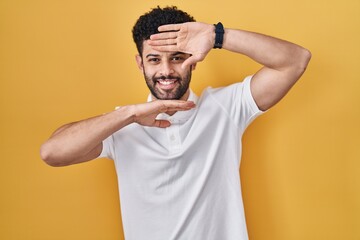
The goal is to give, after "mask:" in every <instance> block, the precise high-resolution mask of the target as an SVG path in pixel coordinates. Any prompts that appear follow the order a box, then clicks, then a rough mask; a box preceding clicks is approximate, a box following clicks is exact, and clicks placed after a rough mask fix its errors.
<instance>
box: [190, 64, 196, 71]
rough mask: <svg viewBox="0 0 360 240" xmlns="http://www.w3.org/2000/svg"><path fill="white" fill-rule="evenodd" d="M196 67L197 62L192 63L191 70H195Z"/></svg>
mask: <svg viewBox="0 0 360 240" xmlns="http://www.w3.org/2000/svg"><path fill="white" fill-rule="evenodd" d="M195 68H196V63H194V64H191V70H192V71H194V70H195Z"/></svg>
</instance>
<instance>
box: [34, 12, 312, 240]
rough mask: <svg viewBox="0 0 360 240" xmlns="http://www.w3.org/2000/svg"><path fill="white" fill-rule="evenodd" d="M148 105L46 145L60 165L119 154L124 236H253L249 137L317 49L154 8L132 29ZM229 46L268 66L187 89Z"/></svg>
mask: <svg viewBox="0 0 360 240" xmlns="http://www.w3.org/2000/svg"><path fill="white" fill-rule="evenodd" d="M133 37H134V41H135V43H136V45H137V48H138V51H139V55H137V57H136V61H137V64H138V67H139V69H140V70H141V71H142V72H143V74H144V77H145V80H146V84H147V85H148V87H149V89H150V92H151V94H150V96H149V98H148V102H147V103H144V104H137V105H129V106H123V107H120V108H118V109H117V110H115V111H113V112H110V113H107V114H104V115H100V116H97V117H93V118H90V119H86V120H82V121H79V122H75V123H70V124H67V125H65V126H63V127H61V128H59V129H58V130H57V131H55V133H54V134H53V135H52V136H51V137H50V139H49V140H48V141H47V142H45V143H44V144H43V146H42V148H41V156H42V158H43V159H44V161H45V162H47V163H48V164H50V165H52V166H65V165H70V164H75V163H81V162H86V161H89V160H92V159H95V158H98V157H108V158H111V159H113V160H114V162H115V166H116V171H117V175H118V180H119V189H120V198H121V199H120V200H121V208H122V220H123V225H124V233H125V238H126V239H128V240H132V239H135V240H138V239H154V240H161V239H164V240H169V239H186V240H188V239H190V240H192V239H196V240H198V239H214V240H219V239H220V240H231V239H239V240H240V239H248V234H247V230H246V223H245V215H244V209H243V203H242V197H241V188H240V178H239V166H240V157H241V136H242V134H243V132H244V131H245V129H246V127H247V126H248V125H249V124H250V123H251V121H252V120H254V119H255V118H256V117H257V116H258V115H260V114H261V113H262V112H263V111H266V110H268V109H269V108H271V107H272V106H273V105H274V104H276V103H277V102H278V101H279V100H280V99H282V98H283V97H284V96H285V94H286V93H287V92H288V91H289V89H290V88H291V87H292V86H293V85H294V84H295V82H296V81H297V80H298V79H299V78H300V76H301V75H302V74H303V72H304V71H305V69H306V66H307V64H308V62H309V60H310V57H311V54H310V52H309V51H308V50H306V49H304V48H302V47H300V46H297V45H295V44H292V43H289V42H286V41H283V40H279V39H275V38H272V37H269V36H265V35H262V34H258V33H252V32H247V31H243V30H235V29H228V28H225V29H223V27H222V24H220V23H219V24H217V25H216V26H214V25H212V24H205V23H200V22H195V21H194V19H193V18H192V17H191V16H189V15H188V14H187V13H185V12H183V11H180V10H178V9H177V8H175V7H167V8H164V9H161V8H159V7H158V8H155V9H152V11H150V12H148V13H146V14H145V15H143V16H141V17H140V18H139V20H138V21H137V23H136V24H135V26H134V28H133ZM214 47H216V48H223V49H225V50H228V51H232V52H235V53H240V54H244V55H246V56H248V57H250V58H252V59H253V60H255V61H257V62H258V63H260V64H262V65H263V67H262V68H261V69H260V70H259V71H258V72H257V73H255V74H254V75H253V76H249V77H247V78H245V80H244V81H243V82H239V83H235V84H232V85H230V86H227V87H224V88H219V89H211V88H208V89H206V90H205V91H204V92H203V94H202V95H201V96H200V97H199V98H198V97H197V96H195V94H194V93H193V92H192V91H191V90H190V89H189V83H190V79H191V72H192V70H194V69H195V66H196V63H197V62H199V61H202V60H203V59H204V58H205V57H206V55H207V53H208V52H209V51H210V50H211V49H213V48H214Z"/></svg>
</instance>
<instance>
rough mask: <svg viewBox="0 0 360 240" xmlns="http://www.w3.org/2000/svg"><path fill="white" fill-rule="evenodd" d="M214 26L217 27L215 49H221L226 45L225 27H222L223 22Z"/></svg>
mask: <svg viewBox="0 0 360 240" xmlns="http://www.w3.org/2000/svg"><path fill="white" fill-rule="evenodd" d="M214 26H215V39H214V45H213V46H214V47H213V48H218V49H221V48H222V46H223V43H224V34H225V30H224V26H223V25H222V23H221V22H218V23H217V24H214Z"/></svg>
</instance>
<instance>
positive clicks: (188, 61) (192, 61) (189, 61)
mask: <svg viewBox="0 0 360 240" xmlns="http://www.w3.org/2000/svg"><path fill="white" fill-rule="evenodd" d="M203 59H204V58H202V57H201V55H200V56H198V55H193V56H191V57H189V58H188V59H186V60H185V61H184V62H183V64H182V65H181V68H182V69H185V68H187V67H188V66H191V65H192V64H195V63H197V62H200V61H202V60H203Z"/></svg>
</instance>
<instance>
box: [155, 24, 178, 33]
mask: <svg viewBox="0 0 360 240" xmlns="http://www.w3.org/2000/svg"><path fill="white" fill-rule="evenodd" d="M182 25H183V24H182V23H180V24H167V25H162V26H160V27H158V31H159V32H165V31H179V30H180V29H181V26H182Z"/></svg>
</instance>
